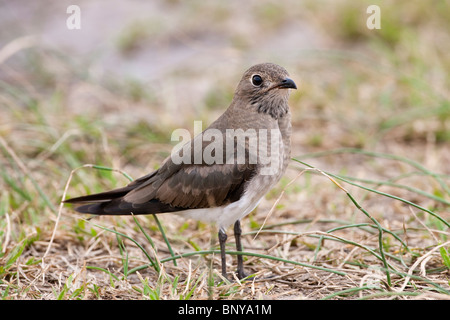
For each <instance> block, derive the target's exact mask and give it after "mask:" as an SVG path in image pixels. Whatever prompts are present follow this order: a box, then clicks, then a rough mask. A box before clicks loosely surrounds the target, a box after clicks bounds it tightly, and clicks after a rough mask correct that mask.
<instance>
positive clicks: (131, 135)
mask: <svg viewBox="0 0 450 320" xmlns="http://www.w3.org/2000/svg"><path fill="white" fill-rule="evenodd" d="M70 5H77V6H78V7H79V8H80V26H81V29H73V30H71V29H69V28H68V27H67V20H68V19H71V18H70V17H71V15H72V14H73V13H67V8H68V7H69V6H70ZM370 5H377V6H378V7H379V8H380V27H381V28H380V29H369V28H368V27H367V20H368V19H369V17H370V16H371V15H372V13H367V8H368V7H369V6H370ZM71 21H72V20H71ZM449 52H450V5H449V2H448V1H446V0H430V1H404V0H395V1H394V0H390V1H389V0H383V1H379V0H371V1H366V0H361V1H350V0H337V1H331V0H329V1H328V0H321V1H317V0H302V1H299V0H285V1H270V0H258V1H256V0H251V1H245V2H244V1H199V0H193V1H179V0H168V1H162V0H160V1H159V0H153V1H137V0H134V1H129V0H128V1H125V0H123V1H120V0H113V1H106V0H95V1H86V0H76V1H74V0H70V1H68V0H58V1H51V0H46V1H25V0H15V1H3V0H0V137H1V142H2V144H1V149H0V150H1V152H0V173H1V178H0V189H1V190H2V192H1V195H0V216H1V215H3V216H5V215H8V217H9V218H8V219H9V221H10V222H7V221H6V220H4V221H0V230H2V231H1V233H0V236H1V237H0V239H2V241H3V242H2V243H3V247H4V250H3V252H6V251H7V250H6V248H7V247H8V245H11V244H12V243H17V242H18V241H20V240H21V239H23V238H24V237H27V235H28V234H30V233H33V232H36V228H37V227H36V226H39V230H40V231H38V234H40V232H42V233H43V234H46V235H45V236H39V237H40V238H41V239H48V237H49V234H50V232H51V231H52V228H53V226H54V224H48V225H47V222H48V221H49V220H48V219H49V217H51V219H54V218H55V216H56V213H57V210H56V208H57V206H58V204H59V201H60V199H61V196H62V194H63V191H64V186H65V184H66V182H67V179H68V177H69V174H70V172H71V170H73V169H74V168H77V167H79V166H81V165H83V164H86V163H93V164H97V165H102V166H107V167H111V168H117V169H122V170H124V171H126V172H127V173H128V174H130V175H131V176H132V177H134V178H137V177H139V176H141V175H143V174H145V173H148V172H149V171H151V170H153V169H154V168H156V167H157V166H158V165H159V163H160V162H161V161H162V160H163V159H164V158H165V157H166V156H167V155H169V153H170V150H171V148H172V147H173V145H174V144H173V143H171V142H170V135H171V133H172V131H173V130H174V129H176V128H186V129H188V130H191V132H192V131H193V122H194V120H203V121H204V126H205V127H206V126H207V125H209V124H210V123H211V122H212V121H213V120H215V119H216V118H217V117H218V116H219V115H220V114H221V113H222V112H223V111H224V110H225V109H226V107H227V106H228V105H229V103H230V101H231V99H232V96H233V92H234V89H235V86H236V85H237V83H238V81H239V79H240V77H241V75H242V73H243V72H244V71H245V70H246V69H247V68H248V67H250V66H251V65H254V64H256V63H260V62H273V63H277V64H280V65H281V66H283V67H285V68H286V69H287V70H288V72H289V73H290V75H291V77H292V78H293V79H294V81H295V82H296V83H297V85H298V87H299V90H296V91H292V93H291V98H290V106H291V111H292V121H293V130H294V133H293V140H292V143H293V148H292V149H293V153H292V156H293V157H296V158H298V159H303V160H304V161H306V162H307V163H310V164H311V165H314V166H317V167H319V168H320V169H322V170H330V171H333V172H335V173H340V174H342V175H346V174H347V175H351V176H353V177H357V178H358V179H366V180H369V179H372V180H371V181H375V180H376V181H393V180H392V179H397V180H399V179H402V182H403V183H404V184H405V185H407V186H409V187H414V188H417V189H420V190H423V191H425V192H427V194H433V195H435V196H437V197H440V198H441V199H443V198H446V199H448V195H449V193H448V191H449V188H448V185H445V184H439V183H436V181H435V180H434V179H433V178H435V177H436V176H426V177H424V175H423V174H422V175H420V174H419V175H413V174H409V173H410V172H411V170H412V171H414V170H415V169H417V168H419V166H413V167H412V168H411V163H408V162H407V161H398V160H399V159H395V157H399V158H400V159H402V160H404V159H408V160H411V161H413V162H414V163H419V164H420V166H424V167H426V168H427V170H429V172H436V173H439V174H444V175H445V174H446V175H447V177H448V174H450V165H449V164H450V89H449V88H450V76H449V71H450V54H449ZM343 148H345V149H343ZM355 150H365V151H367V152H377V153H380V154H381V153H382V154H385V155H386V154H388V155H390V156H388V157H384V156H375V157H367V156H366V155H361V153H358V152H357V151H355ZM318 152H319V153H322V154H320V155H318V154H317V153H318ZM389 157H391V158H390V159H389ZM393 158H394V160H393ZM299 168H300V169H301V168H303V167H301V166H300V167H299V165H296V164H293V165H292V166H291V168H290V169H289V171H288V173H287V175H286V178H285V179H283V181H282V182H281V186H280V187H279V188H278V189H276V190H275V191H274V192H273V193H271V194H269V195H268V201H267V202H265V203H262V204H261V206H262V207H263V208H264V209H267V208H270V207H271V205H272V204H273V202H274V199H276V197H278V195H279V194H280V192H281V190H282V187H284V186H286V185H287V183H288V182H289V181H291V179H292V178H293V177H295V176H296V174H298V172H299V170H300V169H299ZM414 168H415V169H414ZM361 181H362V180H361ZM127 182H128V181H127V180H126V179H125V178H124V177H123V176H121V175H117V174H112V173H108V172H104V171H95V170H81V171H79V172H78V173H77V175H75V176H74V178H73V180H72V182H71V185H70V188H69V191H68V197H70V196H77V195H81V194H85V193H91V192H99V191H103V190H106V189H110V188H113V187H118V186H122V185H124V184H125V183H127ZM386 188H388V187H386ZM290 190H291V191H290V192H287V193H286V194H285V196H284V198H283V201H282V202H281V203H280V204H279V205H278V209H279V210H278V212H277V214H276V215H274V216H273V219H277V218H294V217H297V218H299V217H305V218H308V217H310V218H314V219H316V218H320V217H327V218H330V219H331V218H333V217H337V218H342V217H343V216H342V215H343V214H351V213H352V212H353V213H354V208H349V207H348V199H347V197H346V195H345V194H343V193H339V192H338V193H337V192H336V188H334V187H333V186H332V185H331V186H330V182H329V181H326V179H314V180H311V178H305V179H303V178H301V179H299V180H298V182H297V183H296V184H294V185H292V186H291V189H290ZM384 190H388V191H389V192H392V193H393V194H396V195H399V196H404V197H406V198H408V199H410V200H412V201H417V203H419V204H421V205H423V206H425V207H430V208H433V209H435V210H437V211H436V212H439V213H440V214H443V215H447V216H448V205H445V204H442V203H436V202H435V200H434V199H431V198H429V197H422V196H421V195H418V194H417V193H411V192H410V191H411V190H407V189H405V188H400V189H384ZM354 192H355V193H356V194H357V195H359V193H358V192H359V191H358V190H355V191H354ZM364 199H366V201H367V202H366V203H365V205H366V207H367V208H368V209H369V210H370V212H371V213H372V214H373V215H374V216H376V217H381V218H382V219H386V221H390V223H394V222H393V221H395V220H398V223H399V224H398V226H401V223H402V221H403V219H404V217H410V215H411V212H410V210H409V209H407V208H406V207H404V206H400V205H398V204H397V203H395V202H392V200H388V199H386V198H382V199H381V200H380V198H379V197H376V196H373V195H368V196H367V197H366V198H364ZM447 203H448V202H447ZM69 210H70V209H68V211H67V212H69ZM261 212H262V213H261V217H259V218H258V221H260V222H262V220H264V216H265V215H263V214H266V213H267V210H261ZM68 215H69V214H68ZM356 217H357V218H356V219H363V218H364V217H362V215H357V216H356ZM167 219H170V218H167ZM390 219H393V220H390ZM8 223H9V227H8ZM66 223H67V224H68V225H69V227H67V228H66V229H64V230H72V229H73V230H75V231H73V230H72V231H73V232H75V234H76V235H77V237H81V235H80V233H79V231H77V230H78V229H77V228H81V227H80V226H79V225H76V227H73V226H72V225H71V223H73V222H66ZM71 228H72V229H71ZM8 230H9V231H8ZM61 232H62V231H61ZM6 234H8V241H6ZM60 237H62V235H60ZM71 237H73V235H72V236H69V238H71ZM5 242H7V243H6V244H5ZM42 250H43V249H42Z"/></svg>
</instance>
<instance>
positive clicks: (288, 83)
mask: <svg viewBox="0 0 450 320" xmlns="http://www.w3.org/2000/svg"><path fill="white" fill-rule="evenodd" d="M277 87H278V88H285V89H297V85H296V84H295V82H294V80H292V79H291V78H286V79H284V80H283V81H281V82H280V84H279V85H278V86H277Z"/></svg>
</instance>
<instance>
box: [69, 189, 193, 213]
mask: <svg viewBox="0 0 450 320" xmlns="http://www.w3.org/2000/svg"><path fill="white" fill-rule="evenodd" d="M134 188H136V184H131V185H128V186H126V187H124V188H120V189H115V190H111V191H107V192H102V193H96V194H91V195H88V196H82V197H77V198H72V199H68V200H65V201H64V203H70V204H75V205H78V206H77V207H75V210H76V211H78V212H80V213H90V214H97V215H131V214H135V215H138V214H156V213H164V212H177V211H182V210H186V209H187V208H179V207H172V206H171V205H169V204H166V203H162V202H160V201H159V200H158V199H151V200H149V201H148V202H144V203H130V202H127V201H124V200H123V197H124V196H125V195H126V194H127V193H128V192H130V191H131V190H133V189H134Z"/></svg>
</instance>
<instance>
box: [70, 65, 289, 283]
mask: <svg viewBox="0 0 450 320" xmlns="http://www.w3.org/2000/svg"><path fill="white" fill-rule="evenodd" d="M289 89H297V85H296V84H295V82H294V81H293V80H292V79H291V78H290V76H289V73H288V72H287V71H286V69H285V68H283V67H281V66H279V65H277V64H274V63H260V64H256V65H253V66H251V67H250V68H249V69H248V70H246V71H245V72H244V74H243V76H242V78H241V80H240V81H239V83H238V85H237V87H236V89H235V92H234V96H233V98H232V101H231V104H230V105H229V107H228V108H227V109H226V110H225V111H224V113H223V114H222V115H221V116H220V117H219V118H217V120H215V121H214V122H212V123H211V124H210V126H209V127H208V128H206V129H205V130H204V131H202V132H201V133H200V134H198V135H197V136H195V137H194V138H193V139H191V140H189V141H187V142H183V143H182V145H181V146H180V147H179V148H178V150H176V151H172V153H171V155H170V156H168V157H167V158H166V159H165V160H164V161H163V162H162V164H161V166H160V167H159V169H157V170H155V171H153V172H151V173H149V174H147V175H144V176H143V177H141V178H138V179H136V180H133V181H132V182H131V183H129V184H128V185H126V186H125V187H121V188H117V189H113V190H110V191H106V192H101V193H97V194H91V195H86V196H80V197H76V198H71V199H68V200H65V201H64V202H65V203H69V204H75V205H76V207H75V210H76V211H78V212H80V213H87V214H93V215H140V214H164V213H174V214H178V215H180V216H182V217H184V218H186V219H196V220H201V221H205V222H209V223H213V224H215V225H216V226H217V227H218V240H219V246H220V257H221V272H222V276H223V277H224V278H226V279H229V278H228V274H227V266H226V250H225V244H226V241H227V238H228V236H227V229H228V228H229V227H230V226H231V225H232V224H234V237H235V245H236V250H237V251H238V252H242V242H241V233H242V229H241V222H240V221H241V219H243V218H244V217H245V216H247V215H248V214H249V213H250V212H252V211H253V210H254V209H255V208H256V207H257V205H258V204H259V203H260V201H261V199H262V198H263V197H264V196H265V195H266V194H267V193H268V192H269V191H270V190H271V189H272V188H273V187H274V186H275V184H277V183H278V181H279V180H280V178H281V177H282V176H283V175H284V173H285V171H286V168H287V166H288V163H289V160H290V153H291V131H292V128H291V112H290V108H289V105H288V99H289V95H290V90H289ZM236 275H237V277H238V279H244V278H246V277H248V275H247V273H246V272H245V271H244V265H243V257H242V255H241V254H238V255H237V272H236Z"/></svg>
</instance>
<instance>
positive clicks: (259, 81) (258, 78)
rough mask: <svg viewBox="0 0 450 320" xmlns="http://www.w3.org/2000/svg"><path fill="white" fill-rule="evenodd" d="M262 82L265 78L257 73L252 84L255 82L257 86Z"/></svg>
mask: <svg viewBox="0 0 450 320" xmlns="http://www.w3.org/2000/svg"><path fill="white" fill-rule="evenodd" d="M262 83H263V79H262V78H261V76H260V75H257V74H255V75H254V76H253V77H252V84H253V85H254V86H255V87H259V86H261V85H262Z"/></svg>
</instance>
